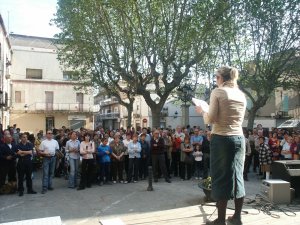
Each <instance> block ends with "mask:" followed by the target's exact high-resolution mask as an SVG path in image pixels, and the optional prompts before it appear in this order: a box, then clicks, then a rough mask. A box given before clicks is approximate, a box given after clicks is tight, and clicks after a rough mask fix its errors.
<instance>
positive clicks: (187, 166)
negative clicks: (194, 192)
mask: <svg viewBox="0 0 300 225" xmlns="http://www.w3.org/2000/svg"><path fill="white" fill-rule="evenodd" d="M193 151H194V149H193V146H192V144H191V143H190V137H189V136H185V138H184V142H183V143H182V144H181V154H180V164H181V166H180V167H181V169H180V171H181V174H180V178H181V180H190V179H191V178H192V165H193V163H194V161H193V160H194V158H193Z"/></svg>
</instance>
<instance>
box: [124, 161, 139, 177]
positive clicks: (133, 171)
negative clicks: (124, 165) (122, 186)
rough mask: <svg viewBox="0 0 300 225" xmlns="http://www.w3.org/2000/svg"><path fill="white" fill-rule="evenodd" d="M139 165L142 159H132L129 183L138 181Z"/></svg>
mask: <svg viewBox="0 0 300 225" xmlns="http://www.w3.org/2000/svg"><path fill="white" fill-rule="evenodd" d="M139 165H140V158H130V159H129V170H128V179H127V181H128V182H130V181H131V180H132V174H133V180H135V181H137V180H138V172H139Z"/></svg>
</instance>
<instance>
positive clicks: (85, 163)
mask: <svg viewBox="0 0 300 225" xmlns="http://www.w3.org/2000/svg"><path fill="white" fill-rule="evenodd" d="M93 170H94V159H82V163H81V179H80V187H83V188H85V187H90V186H91V185H92V179H93Z"/></svg>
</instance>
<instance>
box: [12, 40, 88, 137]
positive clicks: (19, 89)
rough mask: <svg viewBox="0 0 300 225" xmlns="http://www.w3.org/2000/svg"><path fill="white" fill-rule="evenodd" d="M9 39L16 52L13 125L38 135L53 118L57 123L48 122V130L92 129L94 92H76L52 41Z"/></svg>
mask: <svg viewBox="0 0 300 225" xmlns="http://www.w3.org/2000/svg"><path fill="white" fill-rule="evenodd" d="M10 39H11V43H12V49H13V53H14V54H13V58H12V60H13V67H12V68H11V85H12V92H11V93H12V98H11V103H12V105H11V114H12V117H11V119H10V123H11V124H17V126H18V127H19V128H21V130H23V131H29V132H32V133H36V132H38V131H39V130H44V131H45V130H46V118H48V117H52V118H53V120H54V124H53V125H52V123H50V122H48V127H49V126H50V127H54V128H57V129H59V128H61V127H62V126H66V127H67V128H70V126H72V128H73V129H78V128H80V127H81V126H84V127H86V128H88V129H92V128H93V120H92V119H91V118H92V114H93V95H92V91H91V90H90V91H89V92H86V91H83V90H78V91H76V90H75V88H74V87H76V86H77V87H78V82H75V81H72V80H70V77H69V75H70V74H68V73H65V74H64V68H63V67H62V66H61V65H60V63H59V61H58V60H57V52H56V46H54V45H53V40H52V39H49V38H40V37H31V36H24V35H11V36H10ZM27 69H34V70H39V73H38V74H39V75H40V74H42V76H41V77H40V76H38V77H32V76H33V75H31V78H30V77H28V76H27V74H26V73H27ZM40 70H41V73H40ZM31 74H33V72H31ZM49 92H50V93H49ZM52 96H53V97H52ZM81 98H82V100H81ZM49 124H50V125H49Z"/></svg>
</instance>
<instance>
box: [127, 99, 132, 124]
mask: <svg viewBox="0 0 300 225" xmlns="http://www.w3.org/2000/svg"><path fill="white" fill-rule="evenodd" d="M126 109H127V112H128V117H127V126H130V127H132V112H133V102H132V103H131V104H130V103H129V104H128V105H126Z"/></svg>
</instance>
